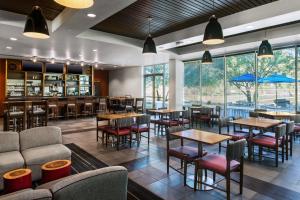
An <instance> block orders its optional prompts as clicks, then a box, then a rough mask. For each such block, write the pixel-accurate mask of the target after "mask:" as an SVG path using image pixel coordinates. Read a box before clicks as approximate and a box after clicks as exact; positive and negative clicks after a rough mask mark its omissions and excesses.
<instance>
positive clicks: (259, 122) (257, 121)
mask: <svg viewBox="0 0 300 200" xmlns="http://www.w3.org/2000/svg"><path fill="white" fill-rule="evenodd" d="M231 122H232V123H233V124H238V125H245V126H250V127H256V128H270V127H272V126H276V125H278V124H281V121H280V120H275V119H266V118H255V117H249V118H243V119H237V120H233V121H231Z"/></svg>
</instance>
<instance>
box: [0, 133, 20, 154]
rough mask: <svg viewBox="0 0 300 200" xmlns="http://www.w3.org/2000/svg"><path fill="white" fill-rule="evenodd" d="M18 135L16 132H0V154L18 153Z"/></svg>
mask: <svg viewBox="0 0 300 200" xmlns="http://www.w3.org/2000/svg"><path fill="white" fill-rule="evenodd" d="M19 150H20V143H19V134H18V133H16V132H0V153H2V152H8V151H19Z"/></svg>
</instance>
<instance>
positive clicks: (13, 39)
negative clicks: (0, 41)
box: [9, 37, 18, 41]
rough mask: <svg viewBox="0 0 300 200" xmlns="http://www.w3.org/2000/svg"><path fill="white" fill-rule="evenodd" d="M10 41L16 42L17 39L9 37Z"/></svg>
mask: <svg viewBox="0 0 300 200" xmlns="http://www.w3.org/2000/svg"><path fill="white" fill-rule="evenodd" d="M9 39H10V40H11V41H17V40H18V39H17V38H14V37H11V38H9Z"/></svg>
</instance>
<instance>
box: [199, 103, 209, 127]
mask: <svg viewBox="0 0 300 200" xmlns="http://www.w3.org/2000/svg"><path fill="white" fill-rule="evenodd" d="M212 111H213V109H212V108H208V107H201V108H200V109H199V114H198V115H196V119H197V120H198V121H199V123H200V127H201V123H202V122H204V123H206V124H208V126H209V127H210V126H211V114H212Z"/></svg>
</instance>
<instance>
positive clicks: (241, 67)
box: [226, 53, 255, 117]
mask: <svg viewBox="0 0 300 200" xmlns="http://www.w3.org/2000/svg"><path fill="white" fill-rule="evenodd" d="M226 69H227V84H226V86H227V88H226V89H227V94H226V95H227V116H241V117H247V116H248V113H249V110H253V109H254V102H255V101H254V97H255V54H254V53H247V54H241V55H234V56H228V57H226Z"/></svg>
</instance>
